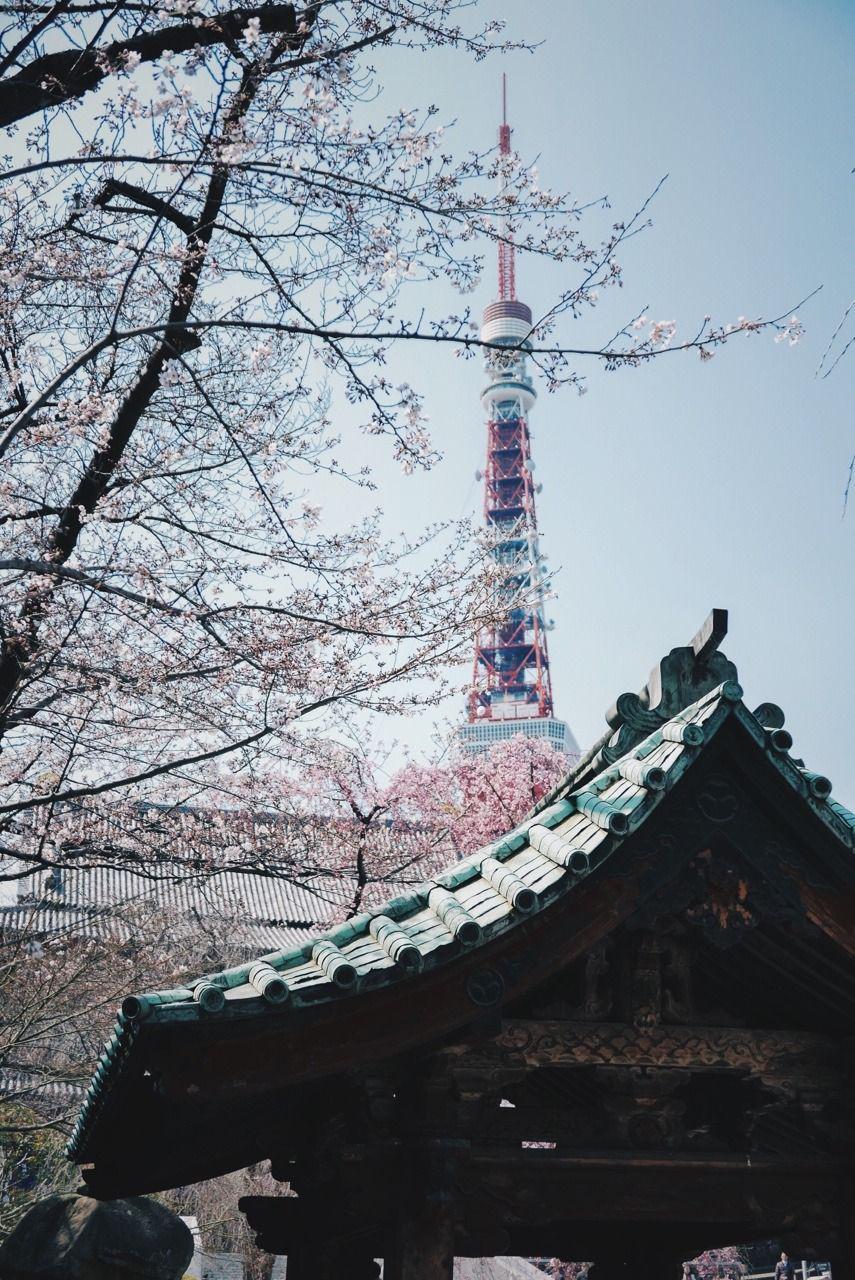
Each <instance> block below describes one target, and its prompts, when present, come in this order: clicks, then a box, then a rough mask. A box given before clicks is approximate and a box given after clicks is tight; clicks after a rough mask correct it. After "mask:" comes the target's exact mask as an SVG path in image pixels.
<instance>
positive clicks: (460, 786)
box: [387, 733, 572, 854]
mask: <svg viewBox="0 0 855 1280" xmlns="http://www.w3.org/2000/svg"><path fill="white" fill-rule="evenodd" d="M571 763H572V762H571V761H570V760H569V759H568V757H567V756H566V755H564V754H563V753H562V752H560V751H557V750H556V749H555V747H553V746H552V744H551V743H550V742H547V741H546V740H545V739H541V738H527V737H525V736H524V735H523V734H521V733H520V734H516V735H515V736H514V737H513V738H509V739H508V740H507V741H505V742H497V743H494V744H493V746H491V747H490V748H489V749H488V750H487V751H485V752H483V753H482V754H480V755H463V754H459V755H458V754H453V755H452V756H451V758H450V760H449V761H447V762H442V763H440V764H435V765H427V766H425V765H418V764H410V765H407V766H406V767H405V768H404V769H402V770H401V772H400V773H398V774H397V775H396V776H395V777H394V778H393V779H392V782H391V784H390V786H389V788H388V791H387V795H388V797H389V803H390V804H391V805H392V807H393V809H394V811H395V812H396V813H397V814H398V815H399V817H400V818H401V819H402V820H404V821H407V820H409V821H415V822H420V823H423V824H424V825H425V826H427V827H430V828H432V829H434V830H437V831H439V830H447V832H448V835H449V838H450V841H451V843H452V845H453V847H454V849H455V850H456V851H457V853H459V854H464V853H471V852H472V851H474V850H475V849H478V848H480V847H481V846H482V845H485V844H488V843H489V842H490V841H491V840H495V839H497V838H498V837H499V836H501V835H502V834H503V833H504V832H506V831H509V830H510V829H511V827H514V826H516V824H517V823H518V822H520V821H521V819H522V818H524V817H525V815H526V814H527V813H529V812H530V810H531V809H532V808H534V806H535V805H536V804H537V803H538V801H539V800H542V799H543V797H544V796H545V795H546V794H547V792H549V791H551V790H552V788H553V787H554V786H555V784H556V783H557V782H559V781H560V780H561V778H563V777H564V775H565V774H566V773H567V772H568V770H569V768H570V765H571Z"/></svg>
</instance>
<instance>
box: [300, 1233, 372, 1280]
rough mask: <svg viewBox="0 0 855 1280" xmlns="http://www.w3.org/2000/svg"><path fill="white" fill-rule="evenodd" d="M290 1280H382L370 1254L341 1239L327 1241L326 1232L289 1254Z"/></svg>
mask: <svg viewBox="0 0 855 1280" xmlns="http://www.w3.org/2000/svg"><path fill="white" fill-rule="evenodd" d="M287 1259H288V1264H287V1270H288V1280H342V1278H343V1277H346V1280H379V1276H380V1268H379V1266H378V1264H377V1263H376V1262H375V1261H374V1259H373V1258H372V1257H370V1256H369V1255H368V1254H367V1253H361V1252H360V1251H359V1249H358V1248H356V1247H353V1246H351V1245H349V1244H346V1243H343V1242H342V1241H339V1240H333V1241H331V1242H330V1241H325V1240H324V1238H323V1231H320V1232H319V1233H318V1235H317V1237H316V1238H315V1239H314V1240H309V1241H307V1242H306V1244H305V1245H301V1246H300V1247H299V1248H296V1247H295V1248H293V1249H291V1250H290V1251H289V1252H288V1254H287Z"/></svg>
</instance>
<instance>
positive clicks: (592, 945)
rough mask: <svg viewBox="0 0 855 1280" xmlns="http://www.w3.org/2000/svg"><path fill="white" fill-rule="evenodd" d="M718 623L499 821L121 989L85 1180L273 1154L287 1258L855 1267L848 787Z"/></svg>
mask: <svg viewBox="0 0 855 1280" xmlns="http://www.w3.org/2000/svg"><path fill="white" fill-rule="evenodd" d="M721 623H722V618H721V616H720V615H718V614H716V615H714V617H713V619H712V622H711V624H710V626H709V627H708V628H707V629H706V631H704V632H703V633H701V635H699V637H697V638H696V640H695V641H694V642H693V644H692V645H691V646H689V647H687V648H683V649H677V650H673V651H672V652H671V654H669V655H668V657H667V658H665V659H663V661H662V663H660V664H659V667H658V668H657V670H655V671H654V673H653V675H652V676H651V680H650V681H649V683H648V685H647V686H646V687H645V689H644V690H642V692H641V694H640V695H623V696H622V699H618V702H617V704H616V706H615V707H614V708H613V709H612V711H611V712H610V713H609V717H608V720H609V733H608V734H607V736H606V738H604V739H603V740H602V741H601V743H599V744H597V748H596V749H595V750H593V751H592V752H589V753H588V756H587V757H585V758H584V759H583V761H582V762H581V764H580V765H579V766H578V767H577V768H576V769H575V770H574V772H573V773H572V774H571V775H570V777H569V778H568V779H567V780H566V781H565V783H564V784H562V786H561V787H560V788H558V789H557V791H556V793H555V794H554V795H553V796H552V797H549V798H548V802H545V803H544V805H543V806H542V807H541V811H540V812H539V813H537V814H535V815H532V816H531V817H530V818H529V819H527V820H526V822H524V823H523V824H521V826H520V827H519V828H517V829H516V830H515V831H514V832H511V833H509V834H508V836H506V837H505V838H504V839H503V840H502V841H499V842H496V843H495V844H494V845H492V846H490V847H489V848H488V849H486V850H484V849H482V850H479V851H478V852H477V853H475V854H473V855H471V856H470V857H469V858H467V859H464V860H463V862H461V863H460V864H457V866H455V867H454V868H451V869H449V872H448V874H447V875H446V876H441V877H437V879H436V880H435V881H433V882H431V883H430V884H428V885H424V886H421V887H420V889H419V890H418V891H417V892H416V893H414V894H412V895H410V896H408V897H407V898H402V899H397V900H396V901H394V902H391V903H389V904H387V905H386V907H385V908H383V909H382V910H378V911H375V912H370V913H366V914H365V915H364V916H361V917H358V918H356V919H355V920H353V921H350V922H348V923H347V924H346V925H343V926H341V927H340V928H338V929H337V930H333V931H331V932H330V933H328V934H326V935H324V936H323V938H319V939H316V940H313V942H312V943H311V944H308V945H307V946H306V947H303V948H301V949H297V950H295V951H293V952H289V953H283V954H281V955H274V956H268V957H264V958H263V959H262V960H261V961H260V962H258V963H257V964H256V965H255V966H244V967H242V968H241V969H240V970H231V971H226V972H225V973H222V974H213V975H207V976H206V977H205V978H204V979H200V980H199V981H198V982H197V983H193V984H190V985H189V986H188V987H187V988H186V989H182V990H181V991H178V992H161V993H155V994H154V995H151V996H144V997H131V998H129V1000H128V1001H126V1002H125V1005H124V1012H123V1015H122V1017H121V1018H120V1022H119V1024H118V1027H117V1034H116V1036H115V1037H114V1041H113V1042H111V1045H110V1046H108V1049H107V1051H106V1052H105V1058H104V1060H103V1062H102V1065H101V1068H99V1071H100V1075H99V1076H98V1077H96V1081H95V1083H94V1085H93V1088H92V1089H91V1090H90V1099H89V1101H88V1102H87V1105H86V1107H85V1109H84V1113H83V1115H82V1116H81V1120H80V1122H79V1124H78V1128H77V1130H76V1132H75V1137H74V1139H73V1144H72V1151H73V1155H74V1156H75V1158H76V1159H78V1160H79V1161H80V1162H81V1163H83V1164H85V1165H87V1166H88V1167H87V1169H86V1171H85V1175H84V1176H85V1177H86V1180H87V1182H88V1183H89V1185H90V1187H91V1188H92V1190H93V1193H94V1194H97V1195H102V1196H112V1195H122V1194H128V1193H129V1192H135V1191H146V1190H154V1189H158V1188H163V1187H167V1186H173V1185H178V1184H182V1183H186V1182H190V1181H195V1180H197V1179H200V1178H203V1177H209V1176H214V1175H216V1174H218V1173H221V1172H224V1171H226V1170H228V1169H232V1168H237V1167H241V1166H242V1165H245V1164H247V1163H250V1162H253V1161H257V1160H260V1159H263V1158H267V1157H269V1158H270V1159H271V1161H272V1168H273V1172H274V1174H275V1176H276V1177H277V1178H278V1179H280V1180H281V1181H282V1182H283V1184H288V1187H289V1189H290V1192H291V1194H283V1195H281V1196H273V1197H256V1198H250V1199H248V1200H246V1201H244V1202H242V1205H241V1207H242V1208H243V1210H244V1212H245V1213H246V1214H247V1216H248V1220H249V1222H250V1224H251V1226H252V1227H253V1229H254V1230H255V1231H256V1233H257V1236H258V1240H259V1243H260V1245H261V1246H262V1247H263V1248H265V1249H267V1250H269V1251H271V1252H274V1253H279V1254H286V1255H287V1257H288V1271H289V1280H309V1278H310V1277H311V1280H333V1277H335V1280H340V1277H341V1276H342V1275H346V1276H348V1277H349V1278H350V1280H362V1277H363V1275H364V1276H365V1277H369V1276H373V1275H376V1270H377V1268H376V1262H375V1260H376V1259H383V1260H384V1274H385V1276H386V1277H387V1280H441V1278H442V1277H450V1275H451V1268H452V1263H453V1259H454V1257H455V1256H471V1257H484V1256H495V1255H509V1254H510V1255H520V1256H527V1257H544V1256H546V1257H552V1256H554V1257H558V1258H563V1259H568V1260H570V1259H573V1260H591V1261H593V1262H594V1263H595V1264H596V1269H595V1270H594V1271H593V1272H592V1277H595V1278H596V1280H616V1278H617V1277H626V1278H627V1280H628V1278H629V1277H632V1278H633V1280H642V1278H647V1280H654V1278H655V1280H667V1277H669V1276H674V1277H677V1276H679V1274H680V1263H681V1261H682V1260H683V1259H687V1258H691V1257H693V1256H695V1255H696V1254H698V1253H699V1252H701V1251H702V1250H704V1249H706V1248H710V1247H713V1246H722V1245H726V1244H741V1243H749V1242H752V1241H757V1240H763V1239H769V1238H776V1239H778V1240H779V1241H780V1242H781V1246H782V1247H783V1248H786V1249H787V1250H788V1252H789V1253H790V1254H791V1256H797V1257H808V1258H809V1257H822V1258H824V1259H829V1258H830V1259H831V1260H832V1262H833V1264H834V1266H835V1268H836V1269H835V1280H838V1277H843V1278H844V1280H850V1278H855V1164H853V1128H854V1126H853V1121H855V1116H854V1115H853V1109H855V1093H853V1089H852V1082H853V1080H852V1077H853V1064H855V862H853V859H855V853H853V845H855V817H853V815H852V814H851V813H849V812H848V810H846V809H845V808H843V806H842V805H839V804H838V803H837V802H836V801H834V800H833V799H831V796H830V784H829V783H828V781H827V779H824V778H823V777H821V776H820V775H817V774H814V773H812V772H810V771H809V770H807V769H806V768H805V767H804V765H803V764H802V762H801V761H799V760H797V759H794V758H793V757H792V755H791V754H790V750H789V748H790V745H791V742H790V738H789V734H788V733H787V732H786V730H784V729H783V716H782V714H781V712H780V711H779V709H778V708H777V707H775V706H774V705H772V704H764V705H762V706H761V707H758V708H757V709H756V711H755V712H749V711H748V709H747V708H746V707H745V705H744V703H743V702H742V691H741V689H740V687H739V685H738V684H737V683H736V672H735V669H734V668H733V666H732V664H731V663H729V662H728V660H727V659H726V658H725V657H724V656H723V655H722V654H721V653H719V652H718V649H717V644H718V640H719V639H720V635H721V632H722V630H723V628H722V625H721ZM284 1189H285V1188H284V1186H283V1191H284Z"/></svg>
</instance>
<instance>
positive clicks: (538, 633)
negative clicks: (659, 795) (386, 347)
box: [457, 77, 578, 755]
mask: <svg viewBox="0 0 855 1280" xmlns="http://www.w3.org/2000/svg"><path fill="white" fill-rule="evenodd" d="M502 101H503V112H502V115H503V119H502V124H501V125H500V127H499V151H500V154H502V155H509V154H510V135H511V130H510V126H509V125H508V123H507V113H506V110H505V109H504V107H505V101H506V97H505V84H504V77H503V84H502ZM500 181H501V178H500ZM498 259H499V263H498V265H499V296H498V298H497V300H496V301H495V302H491V303H490V304H489V306H488V307H487V308H486V310H485V311H484V320H483V324H482V327H481V339H482V341H483V342H485V343H491V344H495V345H494V346H491V347H488V348H487V349H486V352H487V354H486V360H485V364H484V370H485V373H486V375H487V383H486V386H485V387H484V390H483V391H482V393H481V404H482V406H483V409H484V414H485V417H486V419H487V460H486V468H485V471H484V473H483V477H482V476H481V475H480V473H479V476H478V478H479V479H482V478H483V481H484V520H485V522H486V525H487V528H488V529H489V530H490V532H491V533H492V534H493V538H492V551H491V554H492V555H493V556H494V558H495V559H496V561H497V562H498V564H499V565H501V567H502V569H503V570H504V573H505V578H504V582H503V586H502V591H503V593H504V596H505V597H506V599H507V612H506V613H505V615H504V616H503V617H501V618H500V619H499V621H497V622H496V623H495V624H493V625H491V626H488V627H484V628H483V629H482V630H481V631H480V632H479V633H478V635H477V636H476V638H475V662H474V670H473V677H472V688H471V691H470V694H469V699H468V707H467V723H465V724H463V725H461V726H460V727H459V728H458V730H457V739H458V743H459V744H460V746H461V747H462V748H463V749H464V750H465V751H467V752H472V753H479V752H482V751H486V750H487V749H488V748H489V747H490V746H491V745H492V744H493V743H495V742H499V741H501V740H502V739H505V738H511V737H513V736H514V734H517V733H522V734H524V735H525V736H526V737H529V738H545V739H547V740H548V741H549V742H551V743H552V745H553V746H555V747H557V748H558V749H559V750H561V751H565V752H567V753H568V754H571V755H572V754H576V753H578V747H577V745H576V741H575V738H574V737H573V734H572V733H571V732H570V728H569V726H568V725H567V724H566V723H565V722H564V721H563V720H558V719H557V718H556V716H555V710H554V706H553V700H552V677H551V674H550V669H549V653H548V646H547V639H546V637H547V631H548V630H550V629H551V626H552V623H551V622H549V621H547V619H546V615H545V591H544V579H545V574H546V566H545V563H544V557H543V555H542V554H541V550H540V538H539V534H538V527H537V512H536V509H535V496H536V494H537V493H539V492H540V489H541V487H542V486H540V485H536V484H535V481H534V462H533V460H532V456H531V440H532V437H531V431H530V429H529V414H530V412H531V410H532V408H533V407H534V404H535V401H536V399H537V392H536V391H535V388H534V383H533V381H532V379H531V376H530V375H529V372H528V362H527V358H526V353H527V352H528V351H529V350H530V349H531V341H530V336H531V328H532V313H531V308H530V307H528V306H526V304H525V303H524V302H520V301H519V299H518V298H517V296H516V271H515V261H514V245H513V240H512V237H511V234H510V232H509V230H508V228H507V227H506V226H504V227H502V228H501V229H500V239H499V244H498Z"/></svg>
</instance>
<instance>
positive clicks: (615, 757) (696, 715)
mask: <svg viewBox="0 0 855 1280" xmlns="http://www.w3.org/2000/svg"><path fill="white" fill-rule="evenodd" d="M722 627H723V619H722V612H721V611H718V610H717V611H714V614H713V615H711V620H710V622H709V623H708V624H707V625H706V627H705V629H702V632H701V633H699V636H698V637H696V638H695V640H694V641H693V642H692V645H691V646H688V647H684V648H680V649H675V650H672V652H671V653H670V654H669V655H668V656H667V657H666V658H664V659H663V660H662V662H661V663H659V664H658V667H657V668H656V669H654V672H653V674H652V676H651V678H650V680H649V681H648V684H647V685H646V686H645V688H644V689H642V691H641V692H640V693H639V694H624V695H621V697H620V698H619V699H618V700H617V702H616V703H615V705H614V707H613V708H612V709H611V710H610V712H609V713H608V715H607V720H608V723H609V730H608V732H607V734H606V735H605V736H604V737H603V739H601V740H600V742H598V743H597V744H596V745H595V747H594V748H592V750H591V751H589V752H588V753H587V755H586V756H585V757H584V758H583V759H582V761H581V762H580V763H579V765H578V766H576V768H575V769H574V770H573V771H572V772H571V773H570V774H569V775H568V776H567V778H565V779H564V781H563V782H562V783H561V784H560V786H559V787H557V788H556V789H555V791H554V792H553V793H552V795H551V796H550V797H547V799H546V801H545V802H544V803H543V804H542V805H541V806H540V807H539V809H538V810H537V811H535V812H534V813H532V814H530V815H529V816H528V817H527V818H526V819H525V820H524V821H523V822H522V823H520V824H519V825H518V826H517V827H515V828H514V829H513V830H512V831H509V832H508V833H507V834H506V835H505V836H503V837H502V838H501V839H499V840H497V841H495V842H493V843H492V844H490V845H487V846H486V847H484V848H481V849H478V850H476V851H473V852H472V853H471V854H469V855H468V856H467V857H465V858H463V859H462V861H459V862H457V863H455V864H454V865H453V866H451V867H449V868H448V870H447V871H445V872H444V873H442V874H439V875H436V876H435V877H434V878H432V879H431V880H430V881H427V882H425V883H423V884H421V885H420V886H418V888H416V889H415V890H414V891H413V892H410V893H407V894H405V895H403V896H399V897H396V898H394V899H392V900H391V901H389V902H387V903H386V904H385V905H384V906H382V907H380V908H379V909H376V910H372V911H369V912H365V913H363V914H361V915H358V916H356V917H354V918H353V919H351V920H349V921H347V923H345V924H342V925H339V926H337V927H335V928H332V929H328V930H326V931H324V932H322V933H318V934H316V935H315V936H313V937H311V938H309V939H308V940H307V941H305V942H303V943H302V944H300V945H298V946H294V947H290V948H286V949H283V950H277V951H271V952H268V953H267V954H265V955H262V956H260V957H259V958H258V960H257V961H255V962H253V963H251V964H244V965H241V966H239V967H236V968H232V969H227V970H224V971H222V972H218V973H210V974H205V975H201V976H200V977H199V978H198V979H196V980H195V981H193V982H191V983H188V984H187V986H186V987H182V988H180V989H178V990H174V991H161V992H154V993H149V994H143V995H134V996H129V997H128V998H127V999H126V1000H125V1001H124V1003H123V1005H122V1011H121V1013H120V1015H119V1019H118V1022H117V1024H116V1030H115V1033H114V1034H113V1036H112V1037H111V1039H110V1041H109V1043H108V1044H107V1045H106V1047H105V1049H104V1052H103V1054H102V1056H101V1059H100V1062H99V1064H98V1067H97V1070H96V1073H95V1076H94V1079H93V1082H92V1084H91V1085H90V1087H89V1091H88V1095H87V1099H86V1101H85V1103H84V1106H83V1108H82V1111H81V1114H80V1117H79V1119H78V1121H77V1125H76V1127H75V1130H74V1133H73V1135H72V1138H71V1141H70V1144H69V1153H70V1155H71V1156H72V1158H75V1159H78V1160H87V1159H91V1158H92V1152H93V1150H94V1148H93V1145H92V1140H93V1135H94V1134H95V1130H96V1129H98V1128H99V1127H100V1120H101V1118H102V1116H103V1114H104V1112H105V1108H106V1109H107V1110H110V1107H109V1106H108V1103H109V1100H110V1095H111V1093H112V1092H113V1090H114V1088H115V1086H116V1085H117V1083H118V1082H120V1081H121V1080H122V1079H123V1078H124V1077H126V1076H127V1074H128V1072H129V1071H131V1070H132V1067H131V1062H132V1059H133V1058H134V1057H135V1049H134V1046H135V1042H136V1041H137V1040H138V1038H140V1036H141V1035H142V1036H149V1035H150V1033H151V1032H153V1031H155V1030H157V1029H158V1028H163V1029H164V1030H167V1029H169V1028H174V1029H175V1030H176V1031H179V1032H180V1034H181V1035H182V1036H184V1035H185V1034H190V1033H191V1027H192V1025H197V1026H199V1027H205V1028H207V1029H208V1030H209V1031H210V1032H214V1030H215V1028H216V1026H217V1024H222V1025H223V1028H224V1031H225V1030H226V1027H227V1026H228V1028H229V1029H230V1030H231V1031H234V1030H236V1029H237V1028H236V1024H237V1023H241V1024H246V1023H249V1024H253V1025H257V1024H258V1020H259V1019H261V1020H270V1019H284V1021H285V1022H286V1023H287V1024H288V1025H289V1026H293V1025H295V1022H294V1020H295V1019H296V1020H297V1021H300V1020H301V1019H302V1018H303V1017H309V1018H311V1016H312V1015H311V1013H310V1011H311V1010H320V1008H321V1007H322V1006H331V1005H335V1004H337V1003H340V1004H345V1003H347V1004H348V1005H352V1004H353V1002H354V1001H359V1000H360V998H361V997H363V995H367V994H368V993H369V992H374V991H380V990H382V989H383V988H388V987H393V986H403V985H404V984H407V983H413V982H414V981H415V980H416V979H417V978H418V976H419V975H426V974H428V973H430V972H431V971H435V970H439V969H442V968H444V967H446V966H454V965H455V964H456V963H459V962H461V961H462V960H464V959H465V957H467V956H470V955H472V954H473V953H477V952H478V951H479V950H482V949H488V948H492V946H493V944H494V943H495V941H496V940H497V939H501V938H502V937H503V936H504V935H507V934H510V933H511V932H512V931H515V930H520V929H524V928H529V929H530V927H531V924H532V922H533V920H534V919H535V918H536V917H537V916H538V915H539V914H540V913H543V912H546V911H547V909H548V908H550V907H552V906H553V904H555V903H557V902H559V900H561V899H563V898H565V897H567V896H568V895H572V894H574V892H575V891H576V890H577V888H578V887H579V886H580V885H582V884H584V883H585V882H586V881H587V880H588V879H589V878H590V877H595V878H596V877H598V875H599V874H600V873H601V869H602V868H604V867H606V866H607V865H608V864H609V862H610V860H612V859H613V858H614V857H615V855H616V853H617V852H618V851H619V850H620V849H621V847H622V845H623V844H624V843H625V842H626V841H627V839H628V838H629V837H631V836H632V835H633V834H634V833H635V832H637V831H638V830H639V828H641V827H642V826H643V825H644V824H645V823H647V822H648V821H649V820H650V818H651V816H652V815H653V814H654V813H656V811H657V810H658V808H659V807H660V806H661V805H662V804H663V802H664V801H665V800H666V798H667V797H668V796H669V794H670V793H671V792H672V791H673V790H674V788H675V787H676V786H677V785H678V784H679V782H680V780H681V779H682V778H683V777H684V776H685V775H686V774H687V773H688V772H689V771H691V770H692V769H693V767H694V766H695V765H696V762H697V761H698V760H699V759H700V758H701V757H702V756H704V754H705V753H706V752H707V751H708V750H710V749H711V747H712V744H713V743H714V742H715V740H716V739H717V737H718V736H719V735H721V733H722V730H723V729H724V727H725V726H727V725H729V724H730V725H735V726H737V727H738V730H740V731H741V736H742V737H747V739H748V740H750V741H751V742H753V744H754V745H755V747H756V749H757V750H759V752H761V753H762V756H763V757H764V758H765V761H766V762H767V768H768V769H769V770H771V771H773V772H774V773H775V774H776V775H777V776H778V777H779V778H780V779H782V780H783V782H784V783H785V784H786V786H787V788H788V789H789V791H790V792H791V794H792V796H793V798H794V801H795V802H796V803H798V804H799V805H800V806H803V808H804V809H805V810H807V811H808V812H809V813H810V814H811V815H812V816H813V818H814V819H815V820H816V821H817V822H819V823H820V824H821V825H822V826H823V827H824V828H825V829H826V831H827V833H828V835H829V836H830V837H831V838H832V839H833V841H834V842H835V843H836V844H838V846H839V847H842V849H843V850H845V851H847V852H848V851H851V850H852V849H853V848H854V847H855V814H853V813H851V812H850V811H849V810H847V809H846V808H844V806H842V805H840V804H839V803H838V802H836V801H835V800H833V799H832V798H831V795H830V793H831V784H830V782H829V781H828V779H826V778H824V777H823V776H821V775H819V774H816V773H813V772H811V771H810V770H808V769H807V768H805V766H804V765H803V763H802V762H801V761H799V760H797V759H794V758H793V757H792V756H791V755H790V747H791V745H792V740H791V738H790V735H789V733H788V732H787V731H786V730H785V729H784V728H783V714H782V712H781V711H780V709H779V708H777V707H776V706H774V705H773V704H770V703H766V704H763V705H761V706H760V707H758V708H757V709H756V710H755V711H754V712H752V711H750V710H749V709H748V707H747V706H746V705H745V703H744V702H743V691H742V688H741V687H740V685H739V683H738V682H737V679H736V670H735V668H734V667H733V664H732V663H730V662H729V661H728V660H727V659H726V658H725V657H724V655H723V654H721V653H719V652H718V649H717V645H718V642H719V640H720V635H721V633H722ZM474 998H475V997H474V996H473V999H474ZM97 1145H98V1144H97V1140H96V1143H95V1146H96V1147H97Z"/></svg>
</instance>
